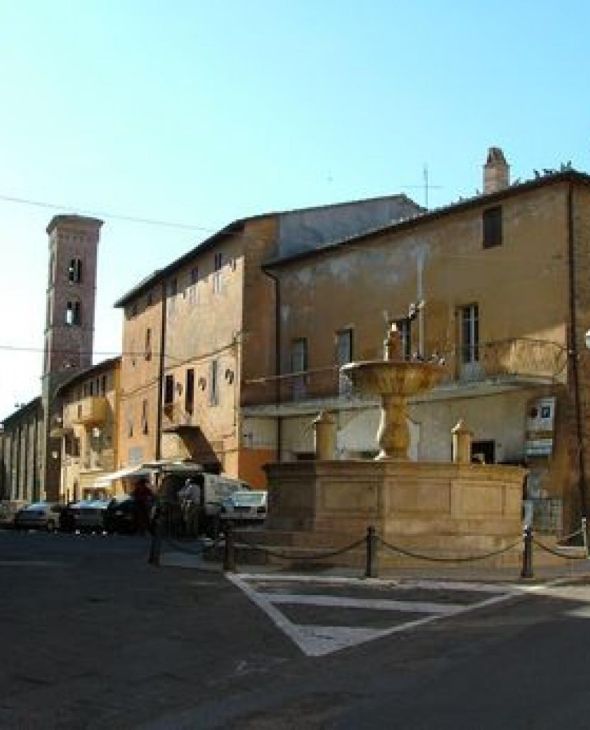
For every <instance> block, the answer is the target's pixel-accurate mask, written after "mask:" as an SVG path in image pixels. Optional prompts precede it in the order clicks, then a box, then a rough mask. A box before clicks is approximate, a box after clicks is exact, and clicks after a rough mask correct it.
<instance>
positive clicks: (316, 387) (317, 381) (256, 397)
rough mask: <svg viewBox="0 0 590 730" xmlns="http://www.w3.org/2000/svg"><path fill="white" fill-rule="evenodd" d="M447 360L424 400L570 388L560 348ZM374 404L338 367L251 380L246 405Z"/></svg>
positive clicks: (489, 348)
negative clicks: (465, 392)
mask: <svg viewBox="0 0 590 730" xmlns="http://www.w3.org/2000/svg"><path fill="white" fill-rule="evenodd" d="M440 356H441V357H444V360H445V370H446V372H445V375H444V377H443V379H442V381H441V382H440V384H439V386H438V387H437V388H435V389H434V390H433V391H431V392H430V393H429V394H428V395H426V396H420V399H421V400H422V399H432V400H437V399H440V398H447V397H449V396H450V395H452V394H453V393H454V394H456V393H457V392H458V391H459V392H460V391H463V390H469V391H471V392H481V393H482V394H484V393H489V392H500V391H501V390H503V389H505V390H512V389H515V388H520V387H528V386H534V385H551V384H554V383H556V382H561V383H562V382H565V378H566V375H567V352H566V350H565V348H564V347H563V346H561V345H559V344H557V343H553V342H548V341H546V340H537V339H529V338H514V339H507V340H501V341H494V342H486V343H482V344H480V345H479V347H478V348H477V353H476V354H475V356H473V354H472V356H471V361H469V362H464V360H467V359H468V358H466V357H463V353H462V352H461V350H460V349H454V350H449V351H448V352H444V353H440ZM373 400H374V401H375V404H377V403H378V399H377V398H371V397H370V396H369V397H367V396H364V397H361V396H360V395H359V394H358V393H356V392H355V391H354V389H353V387H352V383H351V382H350V381H349V380H348V379H347V378H346V377H345V376H342V375H341V374H340V372H339V370H338V368H337V367H336V366H331V367H325V368H317V369H310V370H306V371H304V372H298V373H287V374H285V375H280V376H278V377H277V376H275V377H272V376H271V377H267V378H253V379H251V380H246V381H245V382H244V385H243V389H242V405H243V406H244V407H245V408H246V413H247V414H248V413H251V414H252V415H263V414H266V412H267V411H268V413H269V414H271V411H274V413H275V414H276V407H277V404H280V406H281V411H282V412H283V411H285V412H293V413H295V412H305V411H308V412H310V413H312V412H314V411H317V410H318V409H319V408H333V409H337V408H341V407H343V406H346V407H354V406H362V405H366V404H367V403H370V402H372V401H373Z"/></svg>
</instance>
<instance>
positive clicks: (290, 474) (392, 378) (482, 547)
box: [251, 325, 525, 565]
mask: <svg viewBox="0 0 590 730" xmlns="http://www.w3.org/2000/svg"><path fill="white" fill-rule="evenodd" d="M342 372H344V373H345V374H346V375H347V376H349V377H350V378H351V380H352V382H353V384H354V386H355V387H356V388H357V389H358V390H359V391H360V392H361V393H366V394H373V395H378V396H379V397H380V398H381V422H380V426H379V431H378V434H377V442H378V445H379V449H380V451H379V454H378V456H377V457H376V459H375V460H363V459H347V460H336V459H334V458H333V457H332V458H329V459H326V458H325V455H324V456H323V458H322V455H321V454H319V455H318V458H316V460H315V461H303V462H283V463H276V464H267V466H266V473H267V478H268V485H269V487H268V488H269V516H268V519H267V524H266V526H265V528H264V529H263V530H260V531H259V532H258V533H257V534H256V541H257V542H259V543H266V544H267V545H273V546H280V547H282V548H283V549H289V548H290V547H292V548H294V552H295V551H296V553H297V554H302V553H305V551H309V552H311V553H313V552H317V551H318V550H321V549H338V548H339V547H343V546H345V545H348V544H350V543H352V542H354V541H356V540H359V539H360V538H362V537H363V536H364V535H365V533H366V529H367V527H368V526H369V525H372V526H374V527H375V529H376V531H377V534H378V535H379V536H381V537H382V538H383V539H384V540H385V541H387V542H389V543H390V544H394V545H396V546H398V547H402V548H404V549H407V550H411V551H413V552H417V553H420V554H427V555H436V556H439V557H440V556H447V557H450V556H458V557H465V556H468V555H481V554H484V553H487V552H492V551H495V550H499V549H501V548H502V547H504V546H506V545H507V544H511V542H515V541H516V540H518V537H519V536H520V534H521V499H522V481H523V478H524V473H525V472H524V470H523V469H521V468H520V467H513V466H499V465H496V464H472V463H470V460H467V458H465V453H466V451H465V449H463V450H462V451H461V453H462V454H463V457H462V458H461V459H457V460H456V461H454V462H450V463H449V462H415V461H410V460H409V459H408V446H409V431H408V425H407V418H408V399H409V398H411V397H413V396H415V395H417V394H419V393H425V392H427V391H428V390H429V389H431V388H433V387H435V386H436V385H437V383H439V382H440V380H441V378H442V377H443V375H444V373H445V370H444V367H442V366H441V365H440V364H438V363H437V362H423V361H421V360H418V359H416V360H411V361H406V360H404V359H402V358H401V356H400V333H399V332H398V331H397V328H396V327H395V325H392V326H391V328H390V329H389V331H388V333H387V337H386V340H385V342H384V359H383V360H372V361H364V362H356V363H350V364H348V365H345V366H344V367H343V368H342ZM322 420H323V421H324V425H325V423H329V421H326V419H319V422H322ZM450 439H451V434H449V440H450ZM252 537H253V536H252V535H251V538H252ZM381 560H382V564H385V565H387V564H390V565H396V564H398V563H399V562H400V560H401V561H402V562H403V564H404V565H407V564H408V559H407V558H400V556H399V554H396V553H393V552H387V553H386V554H385V552H384V551H382V558H381ZM518 560H520V552H519V551H518V550H517V551H516V552H510V553H504V554H503V555H502V556H500V557H499V558H498V560H497V562H498V563H502V564H514V563H516V562H518ZM362 561H363V554H362V549H359V550H358V551H357V552H356V553H345V554H343V555H341V556H340V557H337V558H332V559H331V563H335V564H355V565H357V564H362ZM421 564H423V563H421Z"/></svg>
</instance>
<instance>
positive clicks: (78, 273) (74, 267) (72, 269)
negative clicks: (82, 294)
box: [68, 259, 82, 284]
mask: <svg viewBox="0 0 590 730" xmlns="http://www.w3.org/2000/svg"><path fill="white" fill-rule="evenodd" d="M68 281H69V282H70V283H71V284H80V283H81V281H82V260H81V259H70V265H69V267H68Z"/></svg>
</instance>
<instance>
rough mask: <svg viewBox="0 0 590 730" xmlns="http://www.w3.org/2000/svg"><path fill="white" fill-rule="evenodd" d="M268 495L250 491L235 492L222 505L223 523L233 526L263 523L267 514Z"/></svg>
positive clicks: (221, 515)
mask: <svg viewBox="0 0 590 730" xmlns="http://www.w3.org/2000/svg"><path fill="white" fill-rule="evenodd" d="M266 505H267V493H266V492H264V491H254V490H250V491H247V492H234V493H233V494H232V495H230V496H229V497H227V498H226V499H224V500H223V502H222V504H221V514H220V517H221V522H222V525H223V523H224V522H231V523H232V525H239V524H254V523H260V522H263V521H264V520H265V519H266V512H267V506H266Z"/></svg>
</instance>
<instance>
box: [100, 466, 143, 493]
mask: <svg viewBox="0 0 590 730" xmlns="http://www.w3.org/2000/svg"><path fill="white" fill-rule="evenodd" d="M152 472H153V469H149V468H147V467H145V466H142V465H141V464H138V465H136V466H127V467H125V468H124V469H119V471H113V472H111V473H110V474H103V475H102V476H100V477H99V478H98V479H97V480H96V481H95V482H94V486H95V487H104V486H107V485H108V484H110V483H111V482H114V481H116V480H117V479H125V478H126V477H149V476H150V474H152Z"/></svg>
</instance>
